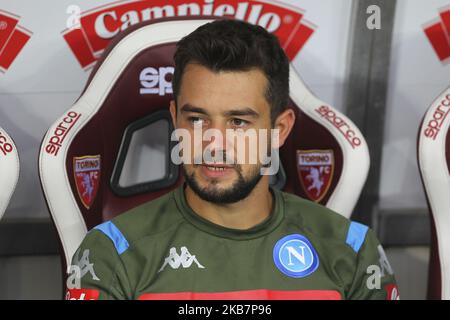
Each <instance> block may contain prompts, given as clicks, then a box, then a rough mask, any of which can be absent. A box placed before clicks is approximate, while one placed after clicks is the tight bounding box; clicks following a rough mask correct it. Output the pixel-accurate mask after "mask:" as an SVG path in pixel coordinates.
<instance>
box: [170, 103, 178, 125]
mask: <svg viewBox="0 0 450 320" xmlns="http://www.w3.org/2000/svg"><path fill="white" fill-rule="evenodd" d="M169 110H170V115H171V116H172V123H173V127H174V128H176V127H177V105H176V103H175V101H174V100H170V106H169Z"/></svg>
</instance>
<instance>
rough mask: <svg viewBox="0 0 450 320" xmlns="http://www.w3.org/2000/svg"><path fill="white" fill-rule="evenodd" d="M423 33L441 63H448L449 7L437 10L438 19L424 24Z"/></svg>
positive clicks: (449, 55) (449, 48) (449, 40)
mask: <svg viewBox="0 0 450 320" xmlns="http://www.w3.org/2000/svg"><path fill="white" fill-rule="evenodd" d="M423 31H424V32H425V35H426V36H427V38H428V40H429V41H430V43H431V46H432V47H433V49H434V52H435V53H436V55H437V57H438V59H439V60H440V61H441V62H442V63H446V62H448V61H450V6H449V7H446V8H442V9H440V10H439V18H436V19H434V20H432V21H431V22H428V23H426V24H425V25H424V26H423Z"/></svg>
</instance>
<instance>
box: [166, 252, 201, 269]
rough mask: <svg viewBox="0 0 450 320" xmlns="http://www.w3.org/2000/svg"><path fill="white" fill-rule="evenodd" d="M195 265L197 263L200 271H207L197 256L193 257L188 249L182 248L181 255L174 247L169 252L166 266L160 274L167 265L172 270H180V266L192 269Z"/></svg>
mask: <svg viewBox="0 0 450 320" xmlns="http://www.w3.org/2000/svg"><path fill="white" fill-rule="evenodd" d="M193 263H195V264H196V265H197V267H198V268H199V269H205V267H204V266H202V265H201V264H200V262H198V260H197V258H196V257H195V255H191V254H190V252H189V250H188V249H187V248H186V247H181V254H180V255H179V254H178V253H177V249H176V248H175V247H172V248H170V250H169V256H168V257H167V258H166V259H165V260H164V264H163V265H162V267H161V268H160V269H159V270H158V272H161V271H163V270H164V268H165V267H166V266H167V265H169V266H170V267H171V268H172V269H178V268H179V267H180V266H182V267H183V268H184V269H186V268H190V267H191V265H192V264H193Z"/></svg>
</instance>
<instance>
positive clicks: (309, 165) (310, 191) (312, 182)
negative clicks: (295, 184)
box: [297, 150, 334, 202]
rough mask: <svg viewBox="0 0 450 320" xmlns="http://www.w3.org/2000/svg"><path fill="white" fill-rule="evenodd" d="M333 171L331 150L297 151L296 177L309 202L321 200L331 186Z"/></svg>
mask: <svg viewBox="0 0 450 320" xmlns="http://www.w3.org/2000/svg"><path fill="white" fill-rule="evenodd" d="M333 171H334V154H333V150H297V173H298V177H299V179H300V182H301V183H302V186H303V189H304V190H305V193H306V195H307V196H308V198H310V199H311V200H313V201H315V202H319V201H320V200H322V198H323V197H324V196H325V194H326V193H327V191H328V189H329V187H330V185H331V181H332V177H333Z"/></svg>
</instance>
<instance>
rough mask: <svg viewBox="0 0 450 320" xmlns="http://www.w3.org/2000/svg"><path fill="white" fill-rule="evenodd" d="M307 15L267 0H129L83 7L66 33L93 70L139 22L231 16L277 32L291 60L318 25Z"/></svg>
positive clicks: (77, 54)
mask: <svg viewBox="0 0 450 320" xmlns="http://www.w3.org/2000/svg"><path fill="white" fill-rule="evenodd" d="M304 15H305V11H304V10H302V9H300V8H296V7H293V6H289V5H287V4H284V3H279V2H277V1H270V2H269V1H266V0H247V1H237V0H171V1H167V0H141V1H135V0H126V1H116V2H111V3H109V4H105V5H102V6H100V7H97V8H93V9H89V10H87V11H85V12H81V14H80V15H79V16H78V15H77V21H78V17H79V23H76V24H75V27H71V28H67V29H66V30H64V31H63V32H62V34H63V37H64V40H65V41H66V42H67V44H68V45H69V47H70V49H71V50H72V52H73V54H74V55H75V58H76V59H77V60H78V62H79V63H80V65H81V67H82V68H84V69H88V68H90V67H91V66H93V65H94V63H95V61H96V60H97V59H98V57H99V56H100V55H101V53H102V52H103V50H104V49H105V48H106V46H107V45H108V44H109V42H110V41H111V39H112V38H114V37H115V36H116V35H117V34H119V33H120V32H121V31H124V30H126V29H127V28H129V27H130V26H132V25H135V24H137V23H139V22H142V21H151V20H154V19H159V18H171V17H190V16H195V17H198V18H201V17H202V16H217V17H229V18H234V19H237V20H244V21H247V22H249V23H251V24H255V25H259V26H261V27H263V28H265V29H267V31H269V32H271V33H273V34H274V35H275V36H277V37H278V39H279V40H280V44H281V46H282V47H283V49H284V50H285V52H286V55H287V56H288V58H289V60H290V61H292V60H293V59H294V58H295V56H296V55H297V54H298V53H299V52H300V50H301V49H302V48H303V47H304V45H305V44H306V42H307V41H308V39H309V38H310V37H311V35H312V34H313V33H314V30H315V29H316V26H315V25H313V24H312V23H310V22H308V21H307V20H306V19H305V18H304Z"/></svg>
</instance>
